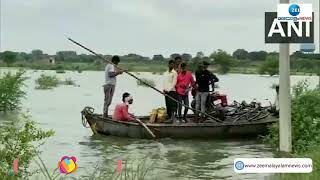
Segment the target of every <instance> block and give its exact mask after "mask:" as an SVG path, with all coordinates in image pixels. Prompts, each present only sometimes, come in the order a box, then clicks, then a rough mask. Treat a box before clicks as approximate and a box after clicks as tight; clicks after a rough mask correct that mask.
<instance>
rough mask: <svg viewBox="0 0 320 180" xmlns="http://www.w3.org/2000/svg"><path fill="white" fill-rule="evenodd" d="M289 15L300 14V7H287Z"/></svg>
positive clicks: (294, 5) (295, 5)
mask: <svg viewBox="0 0 320 180" xmlns="http://www.w3.org/2000/svg"><path fill="white" fill-rule="evenodd" d="M289 14H290V15H291V16H298V15H299V14H300V7H299V6H298V5H297V4H292V5H291V6H290V7H289Z"/></svg>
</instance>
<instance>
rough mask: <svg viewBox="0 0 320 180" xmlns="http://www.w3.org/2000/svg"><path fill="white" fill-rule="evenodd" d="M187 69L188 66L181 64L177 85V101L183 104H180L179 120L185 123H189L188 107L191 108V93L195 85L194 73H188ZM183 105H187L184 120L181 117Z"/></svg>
mask: <svg viewBox="0 0 320 180" xmlns="http://www.w3.org/2000/svg"><path fill="white" fill-rule="evenodd" d="M186 68H187V64H186V63H184V62H183V63H181V65H180V73H178V77H177V84H176V92H177V100H178V101H179V102H180V103H181V104H180V103H179V104H178V118H179V120H180V121H183V122H187V119H186V116H187V113H188V108H187V107H189V92H190V90H191V88H192V87H194V85H195V80H194V78H193V76H192V73H191V72H190V71H187V70H186ZM182 103H183V104H184V105H185V106H184V113H183V118H182V117H181V111H182Z"/></svg>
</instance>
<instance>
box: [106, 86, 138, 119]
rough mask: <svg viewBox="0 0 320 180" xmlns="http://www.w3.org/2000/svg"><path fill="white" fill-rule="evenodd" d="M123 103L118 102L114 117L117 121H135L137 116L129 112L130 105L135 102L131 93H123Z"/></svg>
mask: <svg viewBox="0 0 320 180" xmlns="http://www.w3.org/2000/svg"><path fill="white" fill-rule="evenodd" d="M122 101H123V103H120V104H117V105H116V108H115V109H114V112H113V116H112V119H114V120H117V121H133V120H135V117H134V116H133V115H132V114H130V113H129V112H128V109H129V105H130V104H132V103H133V98H132V96H130V94H129V93H127V92H125V93H123V95H122Z"/></svg>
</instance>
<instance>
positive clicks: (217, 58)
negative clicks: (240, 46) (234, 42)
mask: <svg viewBox="0 0 320 180" xmlns="http://www.w3.org/2000/svg"><path fill="white" fill-rule="evenodd" d="M210 58H211V59H213V61H214V64H216V65H218V66H219V69H218V70H219V72H220V73H222V74H226V73H228V72H229V71H230V68H231V66H232V65H233V60H232V57H231V55H229V54H228V53H227V52H226V51H223V50H221V49H218V51H215V52H214V53H212V54H211V55H210Z"/></svg>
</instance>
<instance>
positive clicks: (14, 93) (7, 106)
mask: <svg viewBox="0 0 320 180" xmlns="http://www.w3.org/2000/svg"><path fill="white" fill-rule="evenodd" d="M24 74H25V72H24V71H19V72H17V73H15V74H12V73H10V72H8V73H4V74H0V111H13V110H16V109H19V108H20V104H21V100H22V98H24V97H25V94H26V93H25V92H24V91H23V90H22V87H23V86H24V85H25V84H24V81H25V80H26V79H27V78H26V77H25V76H24Z"/></svg>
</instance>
